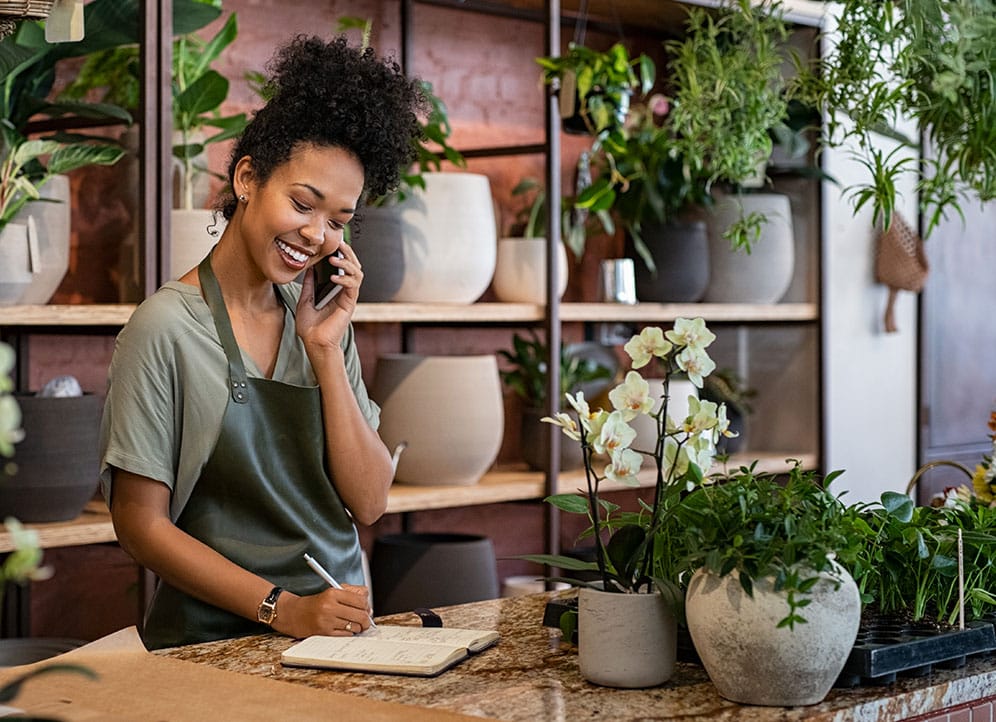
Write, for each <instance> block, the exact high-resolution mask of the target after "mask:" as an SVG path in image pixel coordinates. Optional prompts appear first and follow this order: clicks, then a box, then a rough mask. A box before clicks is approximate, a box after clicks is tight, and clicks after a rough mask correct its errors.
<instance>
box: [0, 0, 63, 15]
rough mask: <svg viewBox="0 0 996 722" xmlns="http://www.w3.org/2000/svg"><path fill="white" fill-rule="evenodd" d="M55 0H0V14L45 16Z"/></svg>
mask: <svg viewBox="0 0 996 722" xmlns="http://www.w3.org/2000/svg"><path fill="white" fill-rule="evenodd" d="M54 4H55V0H20V1H19V2H18V1H16V0H15V1H13V2H12V1H11V0H0V15H12V16H14V17H20V18H47V17H48V14H49V13H50V12H51V11H52V6H53V5H54Z"/></svg>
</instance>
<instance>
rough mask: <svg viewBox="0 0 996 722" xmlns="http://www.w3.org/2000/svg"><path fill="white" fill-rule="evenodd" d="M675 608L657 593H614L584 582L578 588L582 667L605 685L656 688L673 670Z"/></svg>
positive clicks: (591, 679)
mask: <svg viewBox="0 0 996 722" xmlns="http://www.w3.org/2000/svg"><path fill="white" fill-rule="evenodd" d="M677 629H678V627H677V623H676V621H675V617H674V612H673V611H672V610H671V607H670V605H669V604H668V603H667V602H666V601H665V599H664V597H662V596H661V594H660V593H659V592H655V593H653V594H615V593H612V592H603V591H599V590H597V589H589V588H586V587H582V588H581V590H580V591H579V593H578V666H579V668H580V671H581V676H582V677H584V678H585V679H586V680H588V681H589V682H593V683H594V684H599V685H602V686H604V687H623V688H629V689H636V688H641V687H656V686H657V685H660V684H664V683H665V682H667V681H668V680H669V679H670V678H671V675H672V674H673V672H674V661H675V656H676V654H677V641H676V640H677V633H678V632H677Z"/></svg>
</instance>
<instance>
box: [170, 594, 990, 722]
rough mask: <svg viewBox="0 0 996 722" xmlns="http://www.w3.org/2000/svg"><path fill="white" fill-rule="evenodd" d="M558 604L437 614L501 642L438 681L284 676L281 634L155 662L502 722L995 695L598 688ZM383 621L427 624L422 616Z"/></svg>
mask: <svg viewBox="0 0 996 722" xmlns="http://www.w3.org/2000/svg"><path fill="white" fill-rule="evenodd" d="M554 594H555V593H553V592H550V593H545V594H534V595H529V596H525V597H513V598H508V599H495V600H489V601H485V602H475V603H473V604H464V605H459V606H454V607H445V608H441V609H437V610H436V611H437V613H438V614H439V615H440V616H441V617H442V619H443V623H444V625H445V626H448V627H468V628H475V629H495V630H497V631H498V632H499V633H500V634H501V641H500V642H499V643H498V645H497V646H495V647H492V648H490V649H487V650H485V651H484V652H481V653H480V654H478V655H475V656H472V657H471V658H470V659H468V660H466V661H464V662H463V663H461V664H460V665H458V666H456V667H454V668H452V669H450V670H449V671H447V672H445V673H443V674H442V675H440V676H438V677H434V678H421V677H405V676H395V675H380V674H358V673H346V672H335V671H329V670H317V669H301V668H294V667H283V666H282V665H281V664H280V654H281V652H283V651H284V650H285V649H287V648H288V647H289V646H291V644H293V643H294V640H292V639H290V638H288V637H282V636H278V635H275V634H271V635H263V636H255V637H244V638H241V639H234V640H222V641H218V642H208V643H205V644H197V645H190V646H187V647H177V648H174V649H168V650H160V651H159V652H156V654H160V655H164V656H168V657H172V658H175V659H182V660H186V661H189V662H195V663H199V664H206V665H210V666H212V667H217V668H221V669H225V670H229V671H234V672H242V673H245V674H250V675H259V676H263V677H270V678H275V679H280V680H284V681H288V682H293V683H299V684H303V685H307V686H310V687H316V688H319V689H325V690H330V691H334V692H341V693H346V694H352V695H360V696H363V697H368V698H371V699H377V700H383V701H388V702H400V703H403V704H409V705H418V706H421V707H429V708H440V709H446V710H451V711H455V712H460V713H463V714H467V715H474V716H479V717H486V718H494V719H503V720H529V721H534V720H550V721H554V720H570V721H571V722H580V721H581V720H595V719H611V720H635V719H647V718H648V717H652V718H653V719H655V720H682V722H691V721H694V720H703V721H704V720H756V721H759V722H760V721H765V722H774V721H778V722H787V721H790V720H807V721H814V720H815V721H817V722H830V721H833V722H863V721H866V720H868V721H870V720H882V721H884V720H890V721H891V720H901V719H904V718H907V717H913V716H916V715H920V714H924V713H927V712H931V711H935V710H939V709H943V708H946V707H951V706H954V705H958V704H961V703H963V702H968V701H972V700H976V699H981V698H985V697H988V696H991V695H993V693H994V691H996V661H994V660H993V659H992V658H976V659H973V660H971V661H969V663H968V664H967V665H965V666H964V667H961V668H960V669H955V670H937V671H935V672H933V673H932V674H929V675H926V676H923V677H917V678H902V677H901V678H900V679H899V681H897V682H896V683H894V684H892V685H888V686H866V687H856V688H853V689H836V688H835V689H832V690H831V691H830V694H829V695H828V696H827V698H826V699H825V700H824V701H823V702H822V703H820V704H818V705H813V706H810V707H749V706H744V705H739V704H736V703H733V702H728V701H726V700H724V699H722V698H721V697H719V696H718V695H717V694H716V691H715V688H714V687H713V685H712V684H711V683H710V682H709V678H708V676H707V675H706V673H705V671H704V670H703V669H702V668H701V667H699V666H697V665H692V664H683V663H679V664H678V665H677V667H676V669H675V673H674V676H673V677H672V678H671V680H670V681H669V682H667V683H666V684H664V685H663V686H661V687H656V688H653V689H646V690H617V689H610V688H605V687H598V686H596V685H593V684H590V683H588V682H586V681H584V680H583V679H582V678H581V676H580V674H579V673H578V663H577V649H576V647H573V646H572V645H568V644H564V643H562V642H561V641H560V632H559V631H557V630H553V629H549V628H546V627H543V626H542V619H543V610H544V606H545V604H546V601H547V599H548V598H549V597H550V596H552V595H554ZM377 621H378V624H400V625H411V626H418V624H419V620H418V618H417V617H416V616H415V615H414V614H399V615H392V616H388V617H383V618H378V620H377Z"/></svg>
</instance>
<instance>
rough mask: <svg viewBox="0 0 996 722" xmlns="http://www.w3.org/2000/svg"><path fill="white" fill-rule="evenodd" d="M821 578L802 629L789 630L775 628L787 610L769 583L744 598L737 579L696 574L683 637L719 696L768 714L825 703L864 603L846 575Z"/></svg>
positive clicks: (805, 610)
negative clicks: (688, 635)
mask: <svg viewBox="0 0 996 722" xmlns="http://www.w3.org/2000/svg"><path fill="white" fill-rule="evenodd" d="M820 577H821V579H820V581H819V582H817V583H816V586H815V587H813V589H812V592H811V593H810V594H808V595H807V598H808V599H810V600H811V602H810V604H809V605H808V606H806V607H803V608H802V609H801V610H800V611H799V613H800V614H801V615H802V616H803V617H804V618H805V619H806V623H804V624H795V625H794V629H790V628H788V627H782V628H779V627H778V622H779V621H780V620H782V619H784V618H785V616H786V615H787V614H788V611H789V607H788V602H787V601H786V597H785V594H784V593H783V592H775V591H774V590H773V579H770V578H768V579H758V580H755V581H754V594H753V597H749V596H747V594H746V593H745V592H744V591H743V588H742V587H741V586H740V581H739V578H738V577H737V574H736V572H734V573H731V574H727V575H726V576H723V577H720V576H717V575H715V574H713V573H712V572H708V571H705V570H702V569H700V570H699V571H697V572H695V574H694V575H693V576H692V578H691V580H690V581H689V584H688V592H687V595H686V598H685V615H686V618H687V620H688V631H689V632H690V633H691V635H692V641H693V642H694V643H695V650H696V651H697V652H698V654H699V658H700V659H701V660H702V665H703V666H704V667H705V669H706V672H708V673H709V679H711V680H712V682H713V684H714V685H716V691H718V692H719V694H720V695H721V696H722V697H725V698H726V699H728V700H731V701H733V702H739V703H740V704H757V705H768V706H773V707H783V706H784V707H789V706H795V705H807V704H816V703H817V702H819V701H821V700H822V699H823V698H824V697H826V695H827V692H829V691H830V688H831V687H832V686H833V683H834V682H835V681H836V680H837V677H838V676H839V675H840V672H841V670H842V669H843V668H844V664H845V663H846V662H847V658H848V656H849V655H850V652H851V648H852V647H853V646H854V640H855V639H856V637H857V634H858V626H859V624H860V623H861V598H860V595H859V593H858V588H857V585H856V584H855V583H854V580H853V579H852V578H851V576H850V575H849V574H848V573H847V571H846V570H844V569H842V568H838V569H837V571H836V573H835V574H834V575H833V576H831V575H830V574H827V573H824V574H821V575H820ZM838 581H839V585H838Z"/></svg>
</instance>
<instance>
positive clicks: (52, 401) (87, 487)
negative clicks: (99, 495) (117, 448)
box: [0, 394, 101, 523]
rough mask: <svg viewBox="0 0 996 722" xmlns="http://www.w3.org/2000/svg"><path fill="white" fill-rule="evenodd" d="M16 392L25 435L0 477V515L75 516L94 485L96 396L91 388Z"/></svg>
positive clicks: (51, 518) (35, 518)
mask: <svg viewBox="0 0 996 722" xmlns="http://www.w3.org/2000/svg"><path fill="white" fill-rule="evenodd" d="M15 396H16V400H17V404H18V406H20V408H21V415H22V419H21V426H22V428H23V429H24V439H23V440H22V441H21V442H20V443H18V444H16V445H15V446H14V457H13V458H12V459H11V461H12V462H13V463H14V464H15V465H16V467H17V471H16V473H15V474H14V475H13V476H11V477H7V478H3V477H0V519H2V518H6V517H7V516H13V517H17V518H18V519H19V520H20V521H23V522H31V523H40V522H50V521H68V520H69V519H75V518H76V517H77V516H79V515H80V512H82V511H83V507H84V506H86V503H87V502H88V501H90V499H91V498H92V497H93V495H94V492H96V490H97V481H98V477H99V473H100V472H99V469H100V459H99V458H98V453H97V448H98V447H97V441H98V439H97V432H98V430H99V428H100V409H101V401H100V399H99V398H98V397H97V396H95V395H94V394H83V396H74V397H50V398H46V397H40V396H36V395H34V394H16V395H15Z"/></svg>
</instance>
